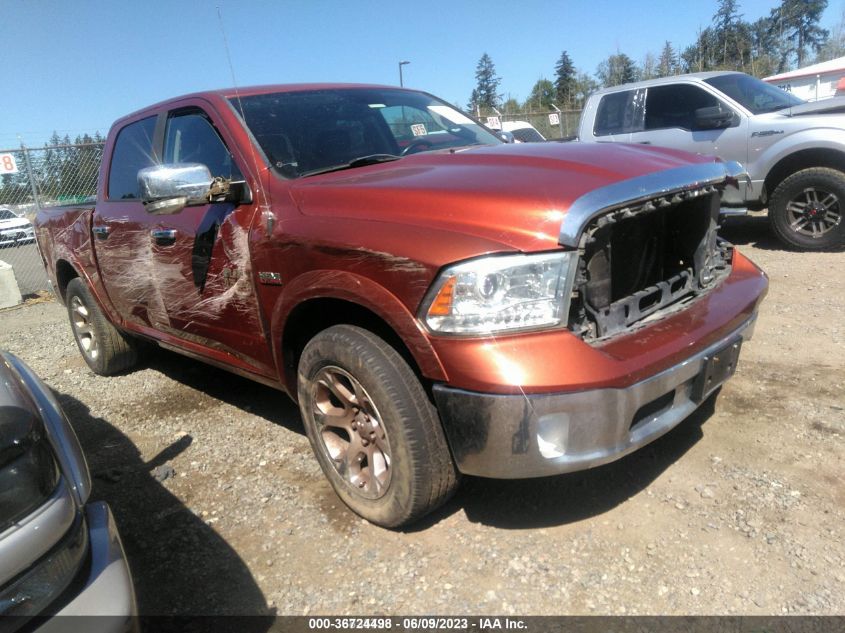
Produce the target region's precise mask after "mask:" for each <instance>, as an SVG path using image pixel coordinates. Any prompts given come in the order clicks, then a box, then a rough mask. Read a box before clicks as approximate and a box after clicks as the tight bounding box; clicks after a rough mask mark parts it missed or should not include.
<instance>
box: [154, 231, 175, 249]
mask: <svg viewBox="0 0 845 633" xmlns="http://www.w3.org/2000/svg"><path fill="white" fill-rule="evenodd" d="M150 237H152V238H153V241H154V242H155V243H156V244H158V245H159V246H171V245H173V244H174V243H175V242H176V229H153V230H152V231H150Z"/></svg>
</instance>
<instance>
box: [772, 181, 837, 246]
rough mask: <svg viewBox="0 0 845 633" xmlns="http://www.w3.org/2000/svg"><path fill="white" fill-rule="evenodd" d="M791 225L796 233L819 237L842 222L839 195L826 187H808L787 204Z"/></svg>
mask: <svg viewBox="0 0 845 633" xmlns="http://www.w3.org/2000/svg"><path fill="white" fill-rule="evenodd" d="M786 213H787V218H788V221H789V227H790V228H791V229H792V230H793V231H795V232H796V233H800V234H802V235H807V236H809V237H814V238H818V237H821V236H822V235H824V234H825V233H827V232H829V231H831V230H832V229H834V228H836V227H837V226H839V224H840V222H842V207H841V205H840V201H839V197H838V196H837V195H836V194H834V193H831V192H829V191H825V190H824V189H819V188H817V187H807V188H806V189H804V190H803V191H802V192H801V193H799V194H798V195H797V196H795V197H794V198H793V199H792V200H790V201H789V202H788V203H787V205H786Z"/></svg>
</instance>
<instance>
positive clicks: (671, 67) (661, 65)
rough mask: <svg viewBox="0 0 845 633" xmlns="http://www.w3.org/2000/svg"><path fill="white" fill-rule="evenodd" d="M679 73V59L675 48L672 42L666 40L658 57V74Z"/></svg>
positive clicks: (659, 75) (663, 75) (664, 75)
mask: <svg viewBox="0 0 845 633" xmlns="http://www.w3.org/2000/svg"><path fill="white" fill-rule="evenodd" d="M677 74H678V59H677V55H676V53H675V49H673V48H672V42H670V41H669V40H666V42H665V43H664V44H663V50H662V51H660V57H659V58H658V59H657V76H658V77H669V76H670V75H677Z"/></svg>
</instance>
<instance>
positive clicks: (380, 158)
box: [300, 154, 402, 176]
mask: <svg viewBox="0 0 845 633" xmlns="http://www.w3.org/2000/svg"><path fill="white" fill-rule="evenodd" d="M400 158H402V157H401V156H397V155H396V154H370V155H368V156H359V157H358V158H354V159H352V160H350V161H349V162H348V163H343V164H341V165H332V166H331V167H320V168H319V169H312V170H311V171H306V172H304V173H302V174H300V176H316V175H317V174H327V173H329V172H332V171H342V170H344V169H354V168H356V167H365V166H366V165H376V164H378V163H389V162H390V161H392V160H399V159H400Z"/></svg>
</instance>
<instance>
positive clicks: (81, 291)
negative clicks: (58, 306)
mask: <svg viewBox="0 0 845 633" xmlns="http://www.w3.org/2000/svg"><path fill="white" fill-rule="evenodd" d="M65 300H66V303H67V310H68V317H69V318H70V327H71V330H73V336H74V338H75V339H76V345H77V346H78V347H79V351H80V353H81V354H82V358H84V359H85V362H86V363H88V367H90V368H91V371H93V372H94V373H95V374H99V375H101V376H111V375H113V374H117V373H120V372H122V371H125V370H127V369H129V368H130V367H132V366H133V365H134V364H135V363H136V362H137V360H138V355H137V352H136V349H135V344H134V341H133V340H132V339H131V338H130V337H128V336H127V335H126V334H124V333H123V332H121V331H120V330H118V329H117V328H116V327H114V326H113V325H112V324H111V323H110V322H109V320H108V319H107V318H106V317H105V315H104V314H103V313H102V311H101V310H100V307H99V305H97V301H96V300H95V299H94V296H93V295H92V294H91V291H90V290H89V289H88V286H87V285H85V282H84V281H82V280H81V279H80V278H79V277H76V278H75V279H71V280H70V283H69V284H68V285H67V293H66V297H65Z"/></svg>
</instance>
